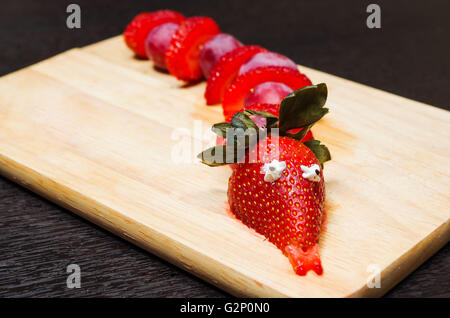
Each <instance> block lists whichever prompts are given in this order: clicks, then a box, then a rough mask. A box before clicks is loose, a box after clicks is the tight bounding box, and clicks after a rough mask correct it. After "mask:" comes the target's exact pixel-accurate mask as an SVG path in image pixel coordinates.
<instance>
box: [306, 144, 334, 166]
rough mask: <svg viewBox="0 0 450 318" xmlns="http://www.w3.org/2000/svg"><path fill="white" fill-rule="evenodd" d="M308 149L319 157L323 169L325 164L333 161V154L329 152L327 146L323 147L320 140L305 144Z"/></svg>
mask: <svg viewBox="0 0 450 318" xmlns="http://www.w3.org/2000/svg"><path fill="white" fill-rule="evenodd" d="M303 144H304V145H305V146H306V147H308V148H309V149H311V151H312V152H313V153H314V155H315V156H316V157H317V159H318V160H319V162H320V165H321V166H322V168H323V163H324V162H326V161H328V160H331V154H330V151H329V150H328V148H327V146H325V145H322V144H321V143H320V141H319V140H315V139H313V140H308V141H305V142H304V143H303Z"/></svg>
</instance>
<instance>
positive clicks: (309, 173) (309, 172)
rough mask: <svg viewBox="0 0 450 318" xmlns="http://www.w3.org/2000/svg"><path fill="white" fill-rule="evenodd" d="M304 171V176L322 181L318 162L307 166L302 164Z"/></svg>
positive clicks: (314, 180)
mask: <svg viewBox="0 0 450 318" xmlns="http://www.w3.org/2000/svg"><path fill="white" fill-rule="evenodd" d="M300 168H301V169H302V171H303V174H302V177H303V178H305V179H308V180H309V181H313V182H319V181H320V166H319V165H317V164H314V165H311V166H309V167H307V166H300Z"/></svg>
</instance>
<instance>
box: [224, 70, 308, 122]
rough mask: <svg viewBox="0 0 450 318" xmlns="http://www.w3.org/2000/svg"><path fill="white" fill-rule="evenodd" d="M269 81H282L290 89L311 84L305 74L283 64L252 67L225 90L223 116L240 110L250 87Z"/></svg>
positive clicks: (227, 116)
mask: <svg viewBox="0 0 450 318" xmlns="http://www.w3.org/2000/svg"><path fill="white" fill-rule="evenodd" d="M269 81H270V82H279V83H283V84H285V85H286V86H288V87H290V88H291V89H292V90H296V89H299V88H302V87H305V86H309V85H311V84H312V83H311V81H310V80H309V78H308V77H307V76H306V75H304V74H302V73H300V72H299V71H298V70H293V69H291V68H288V67H285V66H263V67H258V68H255V69H252V70H250V71H248V72H246V73H244V74H242V75H240V76H238V77H237V78H236V79H235V80H234V81H233V82H232V83H231V85H230V86H229V87H228V89H227V90H226V91H225V94H224V97H223V102H222V108H223V114H224V116H225V118H226V119H227V118H230V117H231V116H233V115H234V113H236V112H238V111H239V110H241V108H242V106H243V105H244V101H245V98H246V96H247V95H248V93H249V92H250V90H251V89H252V88H254V87H255V86H256V85H258V84H261V83H264V82H269Z"/></svg>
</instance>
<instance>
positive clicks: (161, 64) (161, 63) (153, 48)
mask: <svg viewBox="0 0 450 318" xmlns="http://www.w3.org/2000/svg"><path fill="white" fill-rule="evenodd" d="M178 27H179V24H177V23H172V22H168V23H163V24H161V25H158V26H156V27H154V28H153V30H151V31H150V33H149V34H148V36H147V40H145V50H146V52H147V56H148V58H149V60H152V61H153V64H154V66H156V67H157V68H160V69H163V70H167V66H166V52H167V48H168V47H169V45H170V41H171V40H172V36H173V34H174V33H175V31H176V30H177V29H178Z"/></svg>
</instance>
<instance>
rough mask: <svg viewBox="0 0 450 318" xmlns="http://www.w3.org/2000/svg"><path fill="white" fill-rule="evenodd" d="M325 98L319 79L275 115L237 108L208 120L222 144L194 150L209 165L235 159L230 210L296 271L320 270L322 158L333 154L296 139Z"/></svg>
mask: <svg viewBox="0 0 450 318" xmlns="http://www.w3.org/2000/svg"><path fill="white" fill-rule="evenodd" d="M326 98H327V87H326V85H325V84H318V85H312V86H307V87H303V88H301V89H299V90H296V91H294V92H293V93H291V94H290V95H288V96H287V97H286V98H284V99H283V101H282V102H281V105H280V113H279V118H277V117H276V116H274V115H272V114H270V113H268V112H265V111H252V110H244V111H243V112H238V113H236V114H235V115H234V116H233V118H232V121H231V123H219V124H215V125H214V126H213V131H214V132H215V133H217V134H218V135H220V136H221V137H223V138H226V145H219V146H215V147H212V148H209V149H207V150H205V151H203V152H202V153H200V154H199V158H200V159H201V160H202V162H203V163H204V164H206V165H209V166H221V165H224V164H232V165H233V172H232V175H231V177H230V179H229V181H228V203H229V205H230V209H231V211H232V213H233V214H234V215H235V216H236V217H237V218H238V219H239V220H241V221H242V222H243V223H244V224H246V225H247V226H248V227H250V228H252V229H254V230H255V231H257V232H258V233H260V234H262V235H264V236H265V237H266V238H267V239H268V240H269V241H270V242H272V243H273V244H275V245H276V246H277V247H278V248H279V249H280V250H281V251H282V252H283V254H284V255H286V256H287V257H288V259H289V261H290V263H291V264H292V267H293V269H294V271H295V272H296V273H297V274H298V275H306V273H307V272H308V271H309V270H313V271H315V272H316V273H317V274H318V275H320V274H322V272H323V269H322V265H321V261H320V257H319V252H318V246H317V243H318V241H319V235H320V230H321V226H322V222H323V219H324V199H325V184H324V178H323V163H324V162H325V161H328V160H330V159H331V156H330V153H329V151H328V149H327V147H326V146H324V145H322V144H321V143H320V141H318V140H309V141H307V142H304V143H302V142H301V140H302V138H303V137H304V136H305V134H306V133H307V132H308V130H309V129H310V128H311V127H312V126H313V125H314V123H316V122H317V121H318V120H320V119H321V118H322V117H323V116H324V115H325V114H326V113H327V112H328V109H327V108H324V105H325V101H326ZM255 117H262V118H265V119H266V127H265V128H266V129H261V128H259V127H258V126H257V125H256V124H255V123H254V122H253V120H252V118H255ZM298 128H302V129H301V130H300V131H299V130H298ZM293 130H294V131H297V132H296V133H292V131H293Z"/></svg>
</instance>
